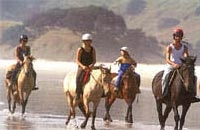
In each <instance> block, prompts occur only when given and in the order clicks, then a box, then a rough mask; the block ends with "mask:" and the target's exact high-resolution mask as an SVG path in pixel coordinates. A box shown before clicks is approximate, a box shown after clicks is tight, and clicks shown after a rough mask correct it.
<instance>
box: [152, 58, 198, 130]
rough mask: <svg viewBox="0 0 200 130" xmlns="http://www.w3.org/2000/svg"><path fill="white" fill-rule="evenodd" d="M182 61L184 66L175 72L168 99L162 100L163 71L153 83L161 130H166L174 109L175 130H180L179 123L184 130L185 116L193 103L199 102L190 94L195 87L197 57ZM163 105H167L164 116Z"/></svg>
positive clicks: (156, 76)
mask: <svg viewBox="0 0 200 130" xmlns="http://www.w3.org/2000/svg"><path fill="white" fill-rule="evenodd" d="M181 60H182V62H183V64H182V66H181V67H180V68H179V69H177V70H175V73H174V74H175V75H174V76H173V78H172V79H173V80H172V81H171V83H170V86H169V89H168V90H169V91H168V95H167V97H166V98H162V85H161V80H162V75H163V71H161V72H159V73H157V74H156V75H155V77H154V78H153V81H152V91H153V94H154V97H155V101H156V107H157V112H158V118H159V122H160V126H161V129H160V130H164V129H165V122H166V119H167V117H168V115H169V113H170V111H171V110H172V109H173V111H174V120H175V128H174V130H178V124H179V123H180V126H179V130H182V129H183V125H184V122H185V116H186V114H187V111H188V109H189V107H190V105H191V103H193V102H198V101H199V100H198V99H195V98H194V97H193V96H192V94H191V92H189V90H192V89H193V87H195V74H194V70H195V68H194V67H195V65H194V63H195V61H196V57H194V56H190V57H186V58H182V59H181ZM163 103H164V104H166V108H165V111H164V114H163V113H162V104H163ZM180 105H181V106H182V115H181V118H180V116H179V113H178V106H180ZM179 121H180V122H179Z"/></svg>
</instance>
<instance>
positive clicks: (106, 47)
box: [1, 6, 163, 63]
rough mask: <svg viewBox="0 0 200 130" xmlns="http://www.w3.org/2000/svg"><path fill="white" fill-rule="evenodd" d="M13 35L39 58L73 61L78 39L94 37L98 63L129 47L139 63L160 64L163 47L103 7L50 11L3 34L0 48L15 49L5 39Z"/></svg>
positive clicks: (13, 41)
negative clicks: (20, 35) (25, 41)
mask: <svg viewBox="0 0 200 130" xmlns="http://www.w3.org/2000/svg"><path fill="white" fill-rule="evenodd" d="M16 32H23V33H26V34H28V35H29V36H30V42H29V44H31V46H32V48H33V49H32V50H33V53H34V54H35V55H36V57H38V58H44V59H51V60H65V61H66V60H67V61H73V60H74V56H75V51H76V49H77V47H78V46H80V45H81V43H80V40H81V35H82V34H83V33H85V32H89V33H91V34H92V35H93V37H94V41H93V42H94V43H93V45H94V46H95V47H96V50H97V58H98V60H99V61H104V62H105V61H106V62H112V61H114V60H115V59H116V58H117V57H118V56H119V49H120V48H121V47H122V46H128V47H129V49H130V50H131V51H130V54H131V55H134V57H135V59H136V60H137V61H138V62H145V63H161V62H163V60H162V59H163V54H162V44H159V43H158V41H157V40H156V38H155V37H151V36H146V34H145V33H144V32H143V31H142V30H140V29H128V28H127V27H126V23H125V21H124V19H123V17H122V16H120V15H116V14H115V13H114V12H113V11H111V10H107V9H106V8H102V7H96V6H88V7H80V8H72V9H51V10H49V11H46V12H42V13H39V14H37V15H34V16H33V17H30V18H29V19H27V20H25V21H24V23H23V24H21V25H20V24H16V25H15V26H11V27H8V28H7V29H6V30H4V32H3V33H2V36H3V37H2V40H1V41H4V42H3V45H5V44H9V45H11V48H13V47H14V46H16V44H17V42H16V39H18V38H14V39H9V38H8V37H6V36H11V35H13V34H15V33H16ZM4 36H5V37H4ZM15 36H16V37H17V36H18V35H15ZM13 43H15V44H13ZM4 57H5V55H4Z"/></svg>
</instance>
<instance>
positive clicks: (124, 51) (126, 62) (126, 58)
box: [114, 47, 140, 93]
mask: <svg viewBox="0 0 200 130" xmlns="http://www.w3.org/2000/svg"><path fill="white" fill-rule="evenodd" d="M120 54H121V56H120V57H118V58H117V59H116V60H115V63H119V64H120V68H119V70H118V76H117V80H116V82H115V88H114V91H115V92H117V91H118V90H119V88H120V83H121V79H122V75H123V74H124V72H125V71H126V70H127V69H128V68H129V67H132V69H133V71H134V70H135V68H136V66H137V63H136V61H135V60H134V59H133V58H131V56H130V54H129V51H128V47H122V48H121V49H120ZM134 75H135V76H136V78H137V81H138V93H139V92H140V90H139V86H140V75H139V74H137V73H136V72H135V71H134Z"/></svg>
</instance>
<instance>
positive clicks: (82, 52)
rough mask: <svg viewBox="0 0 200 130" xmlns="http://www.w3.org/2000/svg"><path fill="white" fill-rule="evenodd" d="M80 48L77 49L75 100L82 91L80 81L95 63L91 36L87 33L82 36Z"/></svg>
mask: <svg viewBox="0 0 200 130" xmlns="http://www.w3.org/2000/svg"><path fill="white" fill-rule="evenodd" d="M82 42H83V44H82V46H81V47H79V48H78V49H77V52H76V63H77V65H78V70H77V74H76V93H77V96H76V99H77V100H79V99H80V96H81V94H82V93H83V90H82V80H83V76H84V75H85V73H86V72H88V71H90V70H91V69H92V67H93V66H94V64H95V63H96V51H95V48H94V47H93V46H91V44H92V35H91V34H89V33H86V34H83V35H82Z"/></svg>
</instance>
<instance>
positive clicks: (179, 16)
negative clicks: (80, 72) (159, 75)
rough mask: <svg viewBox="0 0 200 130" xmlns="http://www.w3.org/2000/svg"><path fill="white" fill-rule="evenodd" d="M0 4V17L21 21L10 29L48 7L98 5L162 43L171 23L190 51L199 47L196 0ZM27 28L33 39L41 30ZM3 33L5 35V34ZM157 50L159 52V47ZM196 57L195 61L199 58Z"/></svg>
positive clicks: (44, 0)
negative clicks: (176, 28) (179, 28)
mask: <svg viewBox="0 0 200 130" xmlns="http://www.w3.org/2000/svg"><path fill="white" fill-rule="evenodd" d="M0 6H1V14H0V20H7V21H8V20H9V21H18V22H22V23H23V26H21V25H20V26H18V29H16V28H15V29H13V28H12V29H11V30H14V31H15V30H21V31H24V29H23V28H24V27H25V28H26V25H24V23H25V21H27V19H30V18H32V17H33V16H36V15H38V14H40V13H45V12H49V11H50V10H51V11H53V9H55V10H57V11H59V9H60V10H65V11H66V9H71V8H73V9H78V10H81V8H83V7H88V6H98V7H102V8H104V9H107V10H109V11H112V12H113V13H114V14H117V15H118V16H121V17H123V20H124V21H123V22H124V23H125V25H126V29H128V30H130V29H132V30H140V31H141V32H142V33H144V35H145V36H146V37H155V38H156V39H157V42H159V43H162V44H163V45H166V44H168V43H169V42H170V41H171V40H172V31H173V29H174V28H175V27H181V28H183V29H184V33H185V38H184V40H185V41H188V42H189V43H190V44H191V45H192V47H193V49H195V50H194V52H193V53H194V54H196V55H198V56H200V52H199V51H198V50H199V49H200V44H199V43H200V37H199V34H200V26H199V23H200V1H199V0H192V1H191V0H190V1H189V0H180V1H176V2H175V1H174V0H117V1H116V0H109V1H108V0H87V1H83V0H75V1H72V0H59V2H57V1H55V0H48V1H47V0H34V1H33V0H26V1H21V0H18V1H13V0H1V2H0ZM55 10H54V11H55ZM65 11H64V12H65ZM77 12H79V11H77ZM68 14H70V13H68ZM60 15H61V14H60ZM55 17H56V16H53V17H52V19H55ZM68 18H69V17H68ZM71 18H72V17H71ZM42 19H43V18H41V17H40V19H38V21H40V20H42ZM72 19H73V18H72ZM79 20H80V19H79ZM46 22H51V21H46ZM74 22H76V21H74ZM101 22H102V21H101ZM67 23H68V22H67ZM72 23H73V22H72ZM27 24H28V23H27ZM57 24H59V23H57ZM62 24H63V23H62ZM63 25H64V24H63ZM68 27H69V28H68ZM68 27H67V28H68V29H69V30H71V29H72V28H70V26H68ZM91 27H94V26H93V25H92V26H91ZM75 28H76V27H75ZM78 28H79V27H78ZM76 29H77V28H76ZM44 30H45V31H46V30H48V27H47V28H45V29H42V30H41V31H42V32H45V31H44ZM80 30H82V29H80ZM30 31H32V33H35V34H34V35H33V34H32V33H31V34H30V35H31V37H33V39H35V38H36V37H38V36H40V33H41V32H40V33H39V34H38V32H39V31H35V30H29V31H28V32H26V33H29V32H30ZM8 32H10V30H8ZM0 33H1V31H0ZM80 33H81V32H80ZM36 35H38V36H36ZM78 36H79V37H80V34H78ZM0 37H1V35H0ZM4 37H7V35H6V36H4ZM16 38H17V32H16V33H15V34H13V35H12V39H16ZM5 41H6V42H7V41H10V39H9V38H7V39H5ZM3 42H4V41H2V43H3ZM0 44H1V43H0ZM12 44H13V46H14V45H15V44H17V43H14V42H13V43H12ZM160 45H161V44H159V46H160ZM160 53H162V51H161V52H160ZM198 59H199V58H198ZM198 59H197V62H200V60H198Z"/></svg>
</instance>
